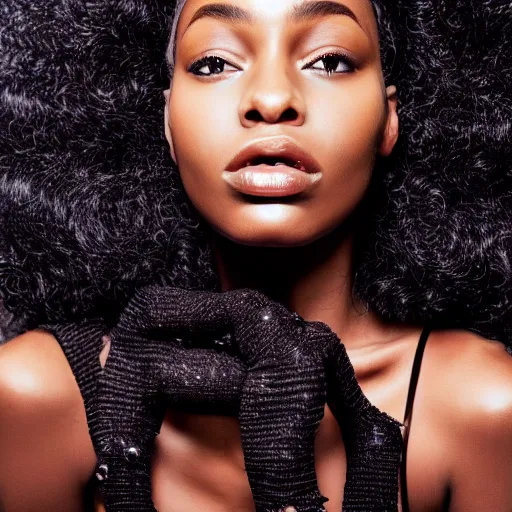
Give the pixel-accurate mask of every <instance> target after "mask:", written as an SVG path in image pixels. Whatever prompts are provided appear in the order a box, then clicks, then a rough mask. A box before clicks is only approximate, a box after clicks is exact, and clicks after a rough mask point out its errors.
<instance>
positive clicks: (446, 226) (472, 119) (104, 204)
mask: <svg viewBox="0 0 512 512" xmlns="http://www.w3.org/2000/svg"><path fill="white" fill-rule="evenodd" d="M374 3H375V8H376V11H377V13H378V20H379V26H380V32H381V45H382V58H383V64H384V69H385V74H386V81H387V83H389V84H396V85H397V87H398V91H399V99H400V107H399V115H400V119H401V136H400V140H399V143H398V146H397V148H396V150H395V151H394V154H393V156H392V157H391V158H390V159H387V160H386V161H382V162H378V165H377V167H376V170H375V177H374V180H373V184H372V187H371V191H370V196H372V201H371V205H372V208H371V215H370V216H369V218H368V219H367V221H368V222H367V225H368V229H367V230H366V231H365V233H366V236H365V237H364V239H362V240H360V243H359V249H358V264H357V272H356V290H357V293H358V294H359V295H360V296H361V297H362V298H364V299H365V300H366V301H367V302H368V304H369V306H370V307H371V308H372V309H373V310H374V311H376V312H377V313H379V314H380V315H381V316H383V317H384V318H386V319H390V320H397V321H402V322H413V323H430V324H431V325H433V326H439V327H464V328H471V329H475V330H479V331H480V332H483V333H485V334H487V335H490V336H495V337H496V336H497V337H499V336H503V332H502V331H503V326H505V325H507V322H508V321H509V319H510V311H511V309H512V305H511V300H512V272H511V261H512V222H511V221H512V171H511V152H512V147H511V146H512V145H511V143H510V141H511V139H512V138H511V129H512V128H511V112H512V98H511V96H512V94H511V92H510V83H511V78H512V77H511V68H512V54H511V52H510V51H509V47H510V43H511V39H512V4H511V3H510V2H508V1H504V0H503V1H500V0H482V1H479V2H467V1H465V0H393V1H387V2H385V1H384V0H378V1H375V2H374ZM173 10H174V5H173V3H172V2H164V1H163V0H162V1H160V0H145V1H143V0H102V1H97V2H95V1H92V2H83V1H82V0H45V1H44V2H43V1H41V0H4V5H3V7H2V14H3V20H4V21H3V22H2V23H3V24H4V26H3V27H2V30H1V31H0V111H1V119H2V121H1V124H0V215H1V227H0V293H1V296H2V298H3V301H4V303H5V306H6V307H7V309H8V310H9V311H10V312H11V313H12V314H14V317H15V318H23V319H24V320H25V326H26V328H29V327H31V326H35V325H37V324H38V323H42V322H54V321H60V320H64V319H66V320H67V319H72V318H78V317H81V318H82V317H89V316H95V315H98V314H102V315H103V316H106V317H109V318H115V315H116V314H117V312H118V310H119V308H120V307H122V305H123V304H124V303H125V302H126V299H127V298H128V297H129V296H130V295H131V294H132V293H133V291H134V289H135V288H136V287H138V286H141V285H143V284H148V283H151V282H162V283H170V284H174V285H176V286H182V287H186V288H196V289H214V288H215V287H216V286H217V285H218V283H217V278H216V276H215V274H214V272H213V267H212V263H211V257H210V252H209V248H208V247H207V244H206V242H205V237H204V229H203V226H202V224H201V222H202V221H201V220H200V219H199V218H198V216H197V214H196V213H195V211H194V210H193V208H192V207H191V205H190V203H189V201H188V199H187V197H186V195H185V193H184V190H183V188H182V185H181V182H180V179H179V175H178V172H177V169H176V168H175V166H174V164H173V162H172V161H171V159H170V156H169V151H168V148H167V145H166V142H165V139H164V133H163V108H164V100H163V97H162V90H163V89H165V88H166V87H167V83H168V79H169V76H168V70H167V68H166V61H165V53H166V48H167V44H168V38H169V31H170V27H171V24H172V13H173Z"/></svg>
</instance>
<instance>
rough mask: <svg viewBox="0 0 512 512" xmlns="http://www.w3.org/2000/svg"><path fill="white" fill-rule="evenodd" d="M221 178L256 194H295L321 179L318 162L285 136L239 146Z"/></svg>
mask: <svg viewBox="0 0 512 512" xmlns="http://www.w3.org/2000/svg"><path fill="white" fill-rule="evenodd" d="M222 178H223V179H224V180H225V181H226V182H227V183H228V185H230V186H231V187H232V188H234V189H235V190H236V191H238V192H241V193H244V194H249V195H256V196H269V197H280V196H281V197H282V196H288V195H294V194H299V193H301V192H305V191H306V190H308V189H310V188H311V187H312V186H313V185H314V184H315V183H317V182H318V181H320V180H321V178H322V170H321V168H320V165H319V164H318V162H317V161H316V160H315V159H314V158H313V156H312V155H310V154H309V153H308V152H307V151H306V150H304V149H303V148H301V147H300V146H299V145H298V144H297V143H295V142H294V141H293V140H292V139H290V138H288V137H273V138H265V139H260V140H258V141H256V142H254V143H252V144H249V145H247V146H245V147H244V148H242V150H241V151H240V152H239V153H238V154H237V155H236V156H235V157H234V158H233V159H232V160H231V162H230V163H229V164H228V165H227V167H226V169H225V171H224V172H223V173H222Z"/></svg>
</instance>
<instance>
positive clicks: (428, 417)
mask: <svg viewBox="0 0 512 512" xmlns="http://www.w3.org/2000/svg"><path fill="white" fill-rule="evenodd" d="M424 370H425V372H424ZM421 372H422V376H421V382H422V384H421V389H422V392H421V394H420V397H421V398H423V400H420V403H422V404H423V405H424V409H423V410H424V412H425V415H424V416H423V418H424V420H425V421H426V422H428V423H429V425H430V426H431V430H430V431H431V433H432V434H433V435H432V437H431V439H430V441H431V442H430V444H429V447H430V448H429V449H430V450H433V449H435V448H437V452H436V453H438V454H441V455H440V459H441V466H440V467H441V468H442V474H443V475H444V478H445V479H446V480H445V484H444V486H445V488H446V489H449V495H450V508H449V510H450V512H452V511H453V512H473V511H474V512H476V511H481V510H493V511H494V512H509V511H510V510H512V478H511V477H510V475H511V474H512V356H510V355H509V354H508V353H507V351H506V349H505V347H504V345H503V344H501V343H498V342H494V341H490V340H486V339H484V338H481V337H479V336H477V335H475V334H472V333H469V332H464V331H444V332H434V333H432V335H431V338H430V339H429V342H428V344H427V348H426V352H425V360H424V365H423V366H422V370H421ZM423 372H424V373H423Z"/></svg>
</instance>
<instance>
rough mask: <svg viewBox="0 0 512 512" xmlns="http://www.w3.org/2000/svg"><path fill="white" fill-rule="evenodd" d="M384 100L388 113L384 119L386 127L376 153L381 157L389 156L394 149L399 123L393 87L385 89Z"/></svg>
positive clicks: (395, 93) (395, 94) (396, 99)
mask: <svg viewBox="0 0 512 512" xmlns="http://www.w3.org/2000/svg"><path fill="white" fill-rule="evenodd" d="M386 99H387V102H388V109H387V110H388V112H387V119H386V126H385V128H384V134H383V136H382V141H381V143H380V146H379V148H378V153H379V155H381V156H389V155H390V154H391V152H392V151H393V148H394V147H395V144H396V141H397V139H398V132H399V121H398V114H397V103H398V98H397V92H396V87H395V86H394V85H390V86H388V87H386Z"/></svg>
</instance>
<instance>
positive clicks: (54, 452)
mask: <svg viewBox="0 0 512 512" xmlns="http://www.w3.org/2000/svg"><path fill="white" fill-rule="evenodd" d="M0 451H1V453H2V458H1V461H0V502H1V503H2V504H3V505H4V507H5V509H6V510H7V512H10V511H11V510H13V511H16V510H42V508H37V507H41V504H44V505H45V507H44V509H45V510H50V509H51V510H61V509H62V510H71V509H72V506H75V507H76V510H80V505H79V503H80V501H81V500H82V498H81V493H82V492H83V486H84V485H85V483H86V482H87V480H88V479H89V478H90V475H91V473H92V471H93V469H94V465H95V456H94V450H93V448H92V443H91V440H90V437H89V434H88V428H87V421H86V417H85V409H84V405H83V401H82V398H81V395H80V391H79V389H78V385H77V383H76V381H75V378H74V376H73V373H72V371H71V368H70V367H69V364H68V362H67V359H66V357H65V356H64V353H63V352H62V350H61V348H60V346H59V344H58V343H57V341H56V340H55V338H53V336H51V335H50V334H48V333H46V332H42V331H31V332H28V333H26V334H23V335H21V336H19V337H18V338H15V339H13V340H11V341H9V342H8V343H6V344H5V345H2V346H0ZM66 504H67V505H66Z"/></svg>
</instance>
